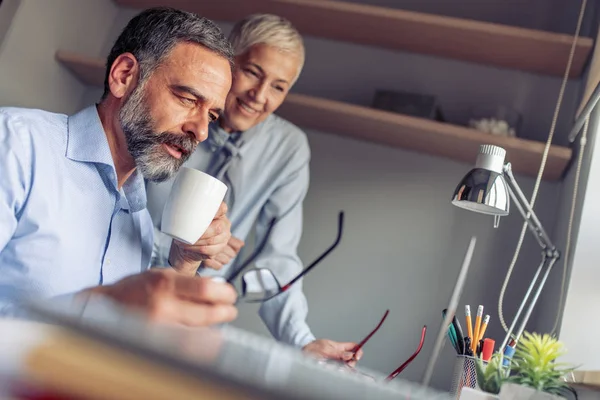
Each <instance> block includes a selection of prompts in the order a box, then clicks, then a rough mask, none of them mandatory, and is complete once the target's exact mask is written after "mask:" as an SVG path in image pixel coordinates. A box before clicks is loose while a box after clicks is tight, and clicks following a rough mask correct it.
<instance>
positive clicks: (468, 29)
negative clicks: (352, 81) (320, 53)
mask: <svg viewBox="0 0 600 400" xmlns="http://www.w3.org/2000/svg"><path fill="white" fill-rule="evenodd" d="M115 1H116V3H117V4H119V5H121V6H126V7H133V8H138V9H142V8H147V7H153V6H159V5H169V6H172V7H177V8H180V9H185V10H189V11H193V12H197V13H199V14H200V15H203V16H205V17H207V18H210V19H213V20H218V21H237V20H239V19H241V18H243V17H245V16H247V15H248V14H251V13H255V12H270V13H274V14H278V15H281V16H283V17H286V18H288V19H289V20H291V21H292V22H293V23H294V25H295V26H296V27H297V28H298V29H299V30H300V32H302V34H304V35H312V36H317V37H323V38H328V39H334V40H341V41H347V42H353V43H359V44H364V45H369V46H379V47H384V48H389V49H393V50H403V51H409V52H414V53H421V54H428V55H433V56H438V57H446V58H453V59H457V60H463V61H469V62H474V63H480V64H487V65H492V66H496V67H502V68H513V69H518V70H523V71H529V72H535V73H540V74H548V75H555V76H561V77H562V76H563V74H564V70H565V66H566V64H567V58H568V55H569V51H570V48H571V43H572V40H573V39H572V36H570V35H566V34H558V33H552V32H545V31H538V30H533V29H525V28H518V27H513V26H507V25H500V24H494V23H487V22H480V21H474V20H468V19H460V18H451V17H445V16H440V15H433V14H424V13H417V12H412V11H404V10H398V9H393V8H384V7H377V6H371V5H364V4H356V3H348V2H344V1H331V0H219V1H201V0H115ZM592 45H593V40H592V39H591V38H587V37H580V38H579V39H578V41H577V47H576V52H575V57H574V59H573V65H572V68H571V74H570V75H571V77H579V76H581V74H582V71H583V69H584V67H585V63H586V60H587V58H588V56H589V54H590V52H591V50H592Z"/></svg>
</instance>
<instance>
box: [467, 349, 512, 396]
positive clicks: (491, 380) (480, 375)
mask: <svg viewBox="0 0 600 400" xmlns="http://www.w3.org/2000/svg"><path fill="white" fill-rule="evenodd" d="M502 360H503V357H502V355H501V354H500V353H495V354H494V355H493V356H492V358H491V359H490V361H489V362H488V364H487V366H484V365H483V362H482V361H481V359H477V362H476V363H475V370H476V372H477V385H478V386H479V389H481V390H483V391H484V392H487V393H492V394H498V393H499V392H500V387H502V384H503V383H504V382H506V381H507V379H508V368H506V367H504V366H503V365H502Z"/></svg>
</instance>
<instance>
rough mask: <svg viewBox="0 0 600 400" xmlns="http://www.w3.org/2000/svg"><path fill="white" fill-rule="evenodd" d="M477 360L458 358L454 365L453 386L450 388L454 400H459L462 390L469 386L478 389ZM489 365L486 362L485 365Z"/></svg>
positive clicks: (473, 358) (467, 357) (466, 357)
mask: <svg viewBox="0 0 600 400" xmlns="http://www.w3.org/2000/svg"><path fill="white" fill-rule="evenodd" d="M476 362H477V359H476V358H475V357H469V356H462V355H460V356H456V362H455V364H454V374H453V375H452V385H451V386H450V394H451V395H452V398H453V399H459V398H460V393H461V391H462V388H463V387H465V386H467V387H470V388H473V389H476V388H477V387H478V386H477V370H476V369H475V363H476ZM483 364H484V365H485V364H487V363H486V362H484V363H483Z"/></svg>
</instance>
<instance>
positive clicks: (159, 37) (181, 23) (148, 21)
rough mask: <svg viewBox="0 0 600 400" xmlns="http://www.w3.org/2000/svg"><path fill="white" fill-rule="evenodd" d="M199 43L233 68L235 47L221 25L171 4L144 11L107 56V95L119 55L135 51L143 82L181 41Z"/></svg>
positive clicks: (133, 20) (105, 79)
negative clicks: (172, 6) (111, 71)
mask: <svg viewBox="0 0 600 400" xmlns="http://www.w3.org/2000/svg"><path fill="white" fill-rule="evenodd" d="M186 42H187V43H196V44H199V45H201V46H204V47H206V48H207V49H208V50H211V51H213V52H214V53H216V54H217V55H219V56H221V57H223V58H225V59H226V60H228V61H229V63H230V65H231V67H232V68H233V50H232V48H231V45H230V44H229V42H228V41H227V39H226V38H225V35H224V34H223V32H222V31H221V29H220V28H219V27H218V26H217V25H216V24H215V23H214V22H212V21H210V20H209V19H206V18H204V17H201V16H199V15H198V14H194V13H190V12H187V11H181V10H177V9H174V8H170V7H156V8H150V9H147V10H145V11H142V12H141V13H140V14H138V15H136V16H135V17H134V18H132V19H131V21H129V23H128V24H127V26H126V27H125V28H124V29H123V32H121V34H120V35H119V37H118V39H117V40H116V42H115V44H114V45H113V47H112V49H111V51H110V54H109V55H108V59H107V60H106V74H105V78H104V94H103V95H102V98H103V99H104V98H105V97H106V96H107V95H108V93H109V92H110V88H109V86H108V74H109V72H110V68H111V66H112V64H113V62H114V61H115V59H116V58H117V57H118V56H119V55H121V54H123V53H132V54H133V55H134V56H135V58H136V59H137V61H138V63H139V65H140V78H139V79H140V82H139V84H140V85H143V84H144V83H145V81H146V79H147V78H148V77H149V76H150V75H151V74H152V72H153V71H154V70H155V69H156V67H157V66H158V65H159V64H160V63H161V61H162V60H163V59H164V57H165V56H167V55H168V54H169V52H170V51H171V50H172V49H173V47H175V45H177V44H178V43H186Z"/></svg>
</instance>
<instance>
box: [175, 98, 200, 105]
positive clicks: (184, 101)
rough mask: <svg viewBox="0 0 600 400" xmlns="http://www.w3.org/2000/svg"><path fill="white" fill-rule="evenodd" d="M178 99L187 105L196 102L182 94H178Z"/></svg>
mask: <svg viewBox="0 0 600 400" xmlns="http://www.w3.org/2000/svg"><path fill="white" fill-rule="evenodd" d="M179 100H181V102H182V103H183V104H186V105H188V106H193V105H195V104H196V100H194V99H190V98H187V97H183V96H179Z"/></svg>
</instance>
